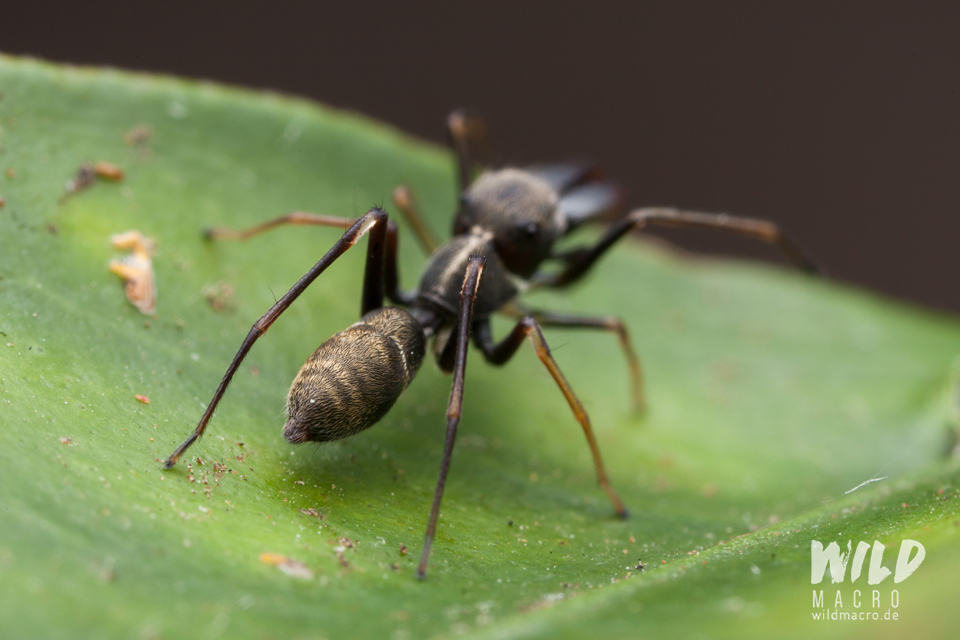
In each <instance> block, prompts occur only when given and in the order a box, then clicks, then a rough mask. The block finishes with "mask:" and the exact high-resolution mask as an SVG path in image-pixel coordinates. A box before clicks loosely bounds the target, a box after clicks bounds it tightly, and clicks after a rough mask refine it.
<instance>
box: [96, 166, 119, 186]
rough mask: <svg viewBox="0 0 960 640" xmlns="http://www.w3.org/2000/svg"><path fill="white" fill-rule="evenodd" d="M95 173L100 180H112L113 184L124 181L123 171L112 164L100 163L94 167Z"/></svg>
mask: <svg viewBox="0 0 960 640" xmlns="http://www.w3.org/2000/svg"><path fill="white" fill-rule="evenodd" d="M93 171H94V173H96V174H97V177H98V178H103V179H104V180H110V181H112V182H119V181H120V180H123V169H121V168H120V167H118V166H117V165H115V164H113V163H112V162H103V161H100V162H98V163H96V164H95V165H93Z"/></svg>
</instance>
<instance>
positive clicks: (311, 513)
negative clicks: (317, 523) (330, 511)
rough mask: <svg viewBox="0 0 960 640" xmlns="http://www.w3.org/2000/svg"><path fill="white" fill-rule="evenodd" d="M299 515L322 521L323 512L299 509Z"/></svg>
mask: <svg viewBox="0 0 960 640" xmlns="http://www.w3.org/2000/svg"><path fill="white" fill-rule="evenodd" d="M300 513H302V514H303V515H305V516H313V517H314V518H320V519H321V520H323V518H324V515H323V512H322V511H318V510H316V509H300Z"/></svg>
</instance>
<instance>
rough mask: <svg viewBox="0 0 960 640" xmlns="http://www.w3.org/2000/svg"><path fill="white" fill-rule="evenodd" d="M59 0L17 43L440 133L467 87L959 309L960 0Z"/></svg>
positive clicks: (877, 285) (11, 15)
mask: <svg viewBox="0 0 960 640" xmlns="http://www.w3.org/2000/svg"><path fill="white" fill-rule="evenodd" d="M60 4H61V3H54V4H51V3H20V2H17V3H14V2H4V3H3V6H2V11H0V50H3V51H5V52H8V53H16V54H29V55H34V56H39V57H43V58H48V59H51V60H56V61H66V62H74V63H82V64H94V65H112V66H117V67H124V68H129V69H138V70H146V71H156V72H164V73H172V74H178V75H184V76H192V77H200V78H209V79H213V80H218V81H223V82H229V83H234V84H240V85H245V86H250V87H258V88H270V89H276V90H281V91H285V92H289V93H294V94H299V95H303V96H309V97H311V98H315V99H317V100H320V101H323V102H326V103H329V104H333V105H336V106H340V107H346V108H349V109H354V110H357V111H361V112H364V113H367V114H370V115H373V116H375V117H377V118H381V119H383V120H386V121H388V122H391V123H393V124H395V125H397V126H398V127H401V128H403V129H406V130H408V131H410V132H412V133H415V134H417V135H420V136H423V137H426V138H430V139H434V140H437V141H442V140H443V129H442V124H443V118H444V116H445V115H446V113H447V112H448V111H449V110H450V109H451V108H453V107H457V106H469V107H473V108H475V109H477V110H478V111H480V112H481V113H483V114H484V115H485V116H487V118H488V120H489V122H490V123H491V126H492V133H493V138H494V143H495V146H496V148H497V150H498V153H499V156H500V159H501V160H503V161H508V162H517V163H523V162H531V161H538V160H540V161H546V160H563V159H570V158H589V159H593V160H595V161H596V162H597V163H599V164H600V165H601V166H602V167H603V168H604V169H605V170H606V171H607V172H608V173H609V174H610V175H612V176H613V177H615V178H616V179H618V180H619V181H621V182H622V183H623V184H624V185H626V186H627V187H628V189H629V193H630V200H631V203H632V204H635V205H654V204H665V205H677V206H682V207H687V208H696V209H699V210H703V211H717V212H720V211H726V212H729V213H735V214H740V215H748V216H754V217H767V218H771V219H774V220H776V221H778V222H780V223H781V224H782V225H783V226H784V227H785V228H786V229H788V230H789V231H790V232H791V233H792V234H793V235H794V237H796V238H797V239H798V240H799V241H800V242H801V244H802V245H803V246H804V247H805V248H807V250H808V251H809V252H810V253H811V254H813V255H814V256H815V257H816V258H817V259H818V260H819V261H820V262H821V263H822V264H823V265H825V266H826V267H827V268H828V270H829V271H830V273H831V275H833V276H834V277H836V278H838V279H842V280H845V281H849V282H853V283H856V284H859V285H865V286H868V287H871V288H873V289H876V290H879V291H882V292H884V293H887V294H890V295H893V296H897V297H900V298H905V299H909V300H912V301H915V302H919V303H922V304H926V305H930V306H935V307H939V308H941V309H947V310H951V311H953V312H960V286H958V284H960V283H958V277H957V276H958V275H960V258H958V255H957V251H956V245H957V242H958V238H960V233H958V232H960V216H958V214H957V211H958V205H960V118H958V115H960V82H958V71H960V3H957V2H924V3H920V2H913V3H891V2H875V1H871V2H842V1H835V2H797V3H793V4H791V5H788V4H786V3H771V2H725V3H722V4H721V3H712V2H661V3H654V4H644V5H639V4H637V5H636V6H632V7H615V6H611V5H606V4H601V3H598V2H582V1H581V2H555V3H543V2H538V3H520V2H512V3H511V2H485V3H479V2H478V3H474V4H471V5H465V6H457V7H454V6H451V3H441V2H437V3H419V4H413V3H405V4H403V5H397V6H387V5H386V3H378V2H369V1H366V0H363V1H361V0H354V1H353V2H350V3H349V4H348V3H335V4H333V3H331V4H325V3H281V2H274V3H269V4H268V3H244V2H222V1H206V2H198V1H196V0H195V1H193V2H185V1H182V0H170V1H168V2H164V3H155V4H154V3H150V4H147V3H134V2H118V1H115V0H109V1H98V2H82V3H77V2H74V3H71V4H66V3H62V6H58V5H60ZM620 4H623V5H626V4H627V3H620ZM666 237H668V238H669V239H670V240H671V241H673V242H676V243H677V244H680V245H682V246H685V247H689V248H693V249H698V250H706V251H711V252H716V253H721V252H723V253H727V252H729V253H734V254H737V255H750V256H758V257H763V258H768V259H773V260H777V258H776V256H775V254H774V253H773V252H772V251H770V250H768V249H766V248H758V247H756V246H755V245H754V243H752V242H750V241H745V240H738V239H731V238H728V237H725V236H724V235H721V234H716V233H709V232H694V231H683V232H672V233H669V234H667V236H666Z"/></svg>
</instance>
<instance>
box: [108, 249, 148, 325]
mask: <svg viewBox="0 0 960 640" xmlns="http://www.w3.org/2000/svg"><path fill="white" fill-rule="evenodd" d="M110 242H112V243H113V246H114V247H116V248H117V249H124V250H127V251H130V252H131V253H130V255H128V256H125V257H124V258H122V259H120V260H113V261H112V262H110V271H112V272H113V273H115V274H117V275H118V276H120V277H121V278H123V280H124V281H125V282H126V287H125V290H126V292H127V300H129V301H130V302H131V303H132V304H133V306H135V307H136V308H137V309H139V310H140V313H143V314H145V315H148V316H152V315H153V314H155V313H156V312H157V285H156V282H155V280H154V277H153V262H152V260H151V256H153V252H154V250H155V249H156V243H155V242H154V241H153V239H152V238H147V237H144V235H143V234H142V233H140V232H139V231H127V232H126V233H118V234H117V235H115V236H111V237H110Z"/></svg>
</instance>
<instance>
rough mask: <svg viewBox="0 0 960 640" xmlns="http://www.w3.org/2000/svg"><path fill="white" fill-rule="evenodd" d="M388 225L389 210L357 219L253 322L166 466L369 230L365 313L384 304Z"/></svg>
mask: <svg viewBox="0 0 960 640" xmlns="http://www.w3.org/2000/svg"><path fill="white" fill-rule="evenodd" d="M387 224H388V221H387V213H386V212H385V211H383V210H382V209H379V208H374V209H371V210H370V211H368V212H367V213H366V214H364V215H363V216H362V217H361V218H360V219H359V220H357V221H356V222H354V223H353V224H352V226H351V227H350V228H349V229H347V231H346V233H344V234H343V237H342V238H340V240H338V241H337V242H336V243H335V244H334V245H333V247H331V249H330V250H329V251H327V253H326V254H325V255H324V256H323V257H322V258H320V260H319V261H318V262H317V263H316V264H315V265H314V266H313V267H311V269H310V270H309V271H307V273H306V274H304V275H303V277H302V278H300V280H298V281H297V283H296V284H294V285H293V287H291V288H290V290H289V291H287V293H285V294H284V295H283V296H282V297H281V298H280V299H279V300H278V301H277V302H276V303H275V304H274V305H273V306H272V307H270V309H268V310H267V312H266V313H265V314H263V316H261V317H260V319H259V320H257V321H256V322H255V323H254V324H253V327H251V329H250V332H249V333H248V334H247V337H246V338H244V340H243V343H242V344H241V345H240V349H239V350H238V351H237V354H236V355H235V356H234V357H233V360H232V361H231V362H230V365H229V366H228V367H227V371H226V373H224V375H223V379H222V380H221V381H220V385H219V386H218V387H217V390H216V392H215V393H214V394H213V398H212V399H211V400H210V403H209V404H208V405H207V408H206V410H205V411H204V412H203V416H202V417H201V418H200V422H199V423H198V424H197V427H196V429H195V430H194V432H193V433H192V434H190V436H189V437H188V438H187V439H186V440H185V441H184V442H183V444H181V445H180V446H179V447H177V449H176V450H175V451H174V452H173V453H172V454H171V455H170V457H169V458H167V460H166V462H164V465H163V467H164V468H165V469H171V468H173V466H174V465H175V464H176V463H177V461H178V460H179V459H180V456H182V455H183V453H184V452H185V451H186V450H187V449H188V448H189V447H190V446H191V445H192V444H193V443H194V442H196V441H197V440H198V439H199V438H200V437H201V436H202V435H203V433H204V431H206V428H207V423H208V422H209V421H210V418H211V416H212V415H213V412H214V411H215V410H216V408H217V405H218V404H219V403H220V400H221V398H223V394H224V392H225V391H226V390H227V386H228V385H229V384H230V381H231V380H232V379H233V375H234V374H235V373H236V372H237V369H238V368H239V367H240V363H241V362H243V359H244V358H245V357H246V355H247V353H248V352H249V351H250V349H251V347H253V344H254V343H255V342H256V341H257V340H258V339H259V338H260V336H262V335H263V334H265V333H266V332H267V330H268V329H269V328H270V326H271V325H272V324H273V323H274V321H276V319H277V318H279V317H280V315H281V314H282V313H283V312H284V311H286V310H287V308H288V307H289V306H290V305H291V304H293V302H294V300H296V299H297V298H298V297H299V296H300V294H301V293H303V292H304V291H305V290H306V288H307V287H309V286H310V284H311V283H312V282H313V281H314V280H316V279H317V277H318V276H319V275H320V274H321V273H323V272H324V271H325V270H326V269H327V267H329V266H330V265H331V264H332V263H333V262H334V261H335V260H336V259H337V258H339V257H340V256H342V255H343V254H344V253H346V252H347V250H348V249H350V247H352V246H353V245H355V244H356V243H357V241H358V240H360V238H361V237H363V236H364V235H365V234H367V233H369V234H370V241H369V245H368V247H367V272H366V274H365V276H364V283H363V303H362V313H363V314H367V313H369V312H371V311H374V310H376V309H379V308H380V307H382V306H383V264H384V255H385V253H386V249H387V242H386V240H387Z"/></svg>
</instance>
